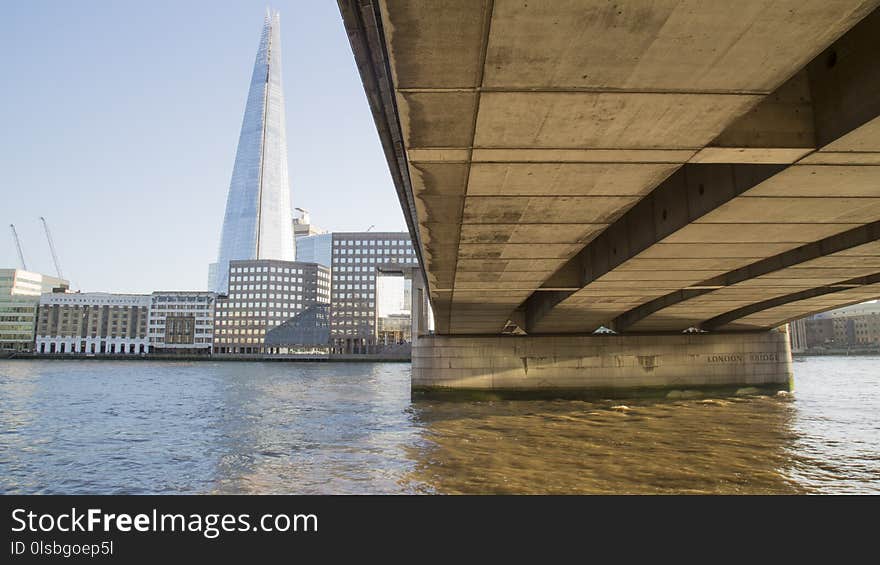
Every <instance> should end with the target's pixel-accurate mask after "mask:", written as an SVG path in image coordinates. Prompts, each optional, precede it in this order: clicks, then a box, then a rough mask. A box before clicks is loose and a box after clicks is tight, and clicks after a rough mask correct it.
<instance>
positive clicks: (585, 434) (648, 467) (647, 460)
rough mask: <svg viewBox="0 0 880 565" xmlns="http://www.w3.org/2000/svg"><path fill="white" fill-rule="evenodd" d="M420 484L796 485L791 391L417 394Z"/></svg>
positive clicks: (491, 487)
mask: <svg viewBox="0 0 880 565" xmlns="http://www.w3.org/2000/svg"><path fill="white" fill-rule="evenodd" d="M415 413H416V414H417V416H416V418H417V420H418V421H419V422H420V423H422V425H423V434H424V437H425V439H427V440H428V441H429V446H425V447H421V448H413V449H411V454H412V455H411V456H412V458H413V460H414V461H417V464H416V469H415V470H414V471H413V473H412V474H411V475H410V476H411V480H412V481H413V482H414V483H416V484H423V485H430V486H431V488H433V489H436V490H437V491H438V492H453V493H473V492H486V493H554V494H562V493H620V492H626V493H666V492H671V493H704V492H714V493H743V492H749V493H770V492H773V493H777V492H779V493H797V492H801V491H803V490H804V489H803V487H802V486H799V485H798V484H797V483H796V482H794V481H793V480H792V479H791V478H790V477H789V476H788V475H787V473H786V469H787V467H788V466H789V463H790V454H789V451H788V449H787V448H788V446H789V445H790V444H791V443H792V441H793V439H794V435H793V431H792V427H791V421H792V417H793V407H792V401H791V400H790V399H789V398H767V397H756V398H733V399H706V400H690V401H675V402H671V401H670V402H651V403H647V402H633V401H627V403H626V404H625V405H623V404H620V403H619V402H614V401H602V402H594V403H591V402H572V401H564V402H563V401H559V402H495V403H491V404H490V405H481V404H475V403H474V404H460V405H458V404H456V405H453V404H440V403H431V404H426V405H423V406H421V405H420V406H417V408H416V410H415Z"/></svg>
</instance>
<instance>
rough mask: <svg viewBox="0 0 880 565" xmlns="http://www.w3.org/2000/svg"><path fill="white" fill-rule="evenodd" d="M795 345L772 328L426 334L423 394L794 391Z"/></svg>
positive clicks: (420, 357)
mask: <svg viewBox="0 0 880 565" xmlns="http://www.w3.org/2000/svg"><path fill="white" fill-rule="evenodd" d="M791 382H792V365H791V348H790V344H789V340H788V334H787V331H785V329H784V328H781V329H779V330H772V331H760V332H741V333H730V334H723V333H712V334H700V333H693V334H667V335H602V334H594V335H583V336H578V335H555V336H553V335H539V336H492V337H487V336H458V335H456V336H448V335H434V336H423V337H421V338H420V339H419V340H418V341H417V342H416V344H415V346H414V347H413V353H412V389H413V393H414V395H416V396H418V395H424V394H430V395H438V394H439V395H442V394H444V393H452V392H455V393H456V394H461V393H476V394H488V395H490V396H493V397H524V396H527V397H541V396H546V397H600V396H604V397H626V396H649V397H650V396H663V397H667V398H687V397H694V396H698V395H700V394H703V393H727V394H730V393H738V392H739V393H745V392H757V391H758V390H761V391H777V390H789V389H790V387H791Z"/></svg>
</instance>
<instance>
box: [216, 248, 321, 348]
mask: <svg viewBox="0 0 880 565" xmlns="http://www.w3.org/2000/svg"><path fill="white" fill-rule="evenodd" d="M228 287H229V292H228V295H226V296H220V297H218V299H217V305H216V310H215V320H214V352H215V353H221V354H263V353H272V352H274V351H271V349H273V348H274V346H272V347H269V348H267V346H266V345H265V344H264V343H263V340H264V338H265V336H266V333H267V332H268V331H270V330H271V329H273V328H275V327H277V326H279V325H281V324H283V323H284V322H286V321H288V320H290V319H291V318H293V317H295V316H296V315H297V314H300V313H302V312H303V311H304V310H306V309H307V308H309V307H310V306H313V305H315V304H319V303H320V304H327V303H329V302H330V270H329V269H328V268H327V267H325V266H322V265H317V264H315V263H303V262H299V261H276V260H270V259H257V260H243V261H230V263H229V271H228Z"/></svg>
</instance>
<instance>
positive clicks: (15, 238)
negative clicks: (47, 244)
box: [9, 224, 27, 271]
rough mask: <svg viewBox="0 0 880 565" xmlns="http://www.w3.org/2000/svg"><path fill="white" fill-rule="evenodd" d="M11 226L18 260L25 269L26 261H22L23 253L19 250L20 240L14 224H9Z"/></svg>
mask: <svg viewBox="0 0 880 565" xmlns="http://www.w3.org/2000/svg"><path fill="white" fill-rule="evenodd" d="M9 227H10V228H12V239H14V240H15V248H16V249H18V260H19V261H21V268H22V269H24V270H25V271H27V263H25V262H24V253H22V252H21V240H20V239H18V232H17V231H15V224H9Z"/></svg>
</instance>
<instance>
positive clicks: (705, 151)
mask: <svg viewBox="0 0 880 565" xmlns="http://www.w3.org/2000/svg"><path fill="white" fill-rule="evenodd" d="M878 5H880V0H743V1H741V2H697V1H694V0H660V1H655V2H643V1H640V0H618V1H615V2H607V1H605V0H560V1H558V2H557V1H554V2H520V1H513V0H494V1H488V0H444V1H433V0H359V1H358V2H354V0H340V6H341V7H342V13H343V18H344V20H345V24H346V29H347V30H348V32H349V36H350V37H354V38H353V39H352V45H353V47H354V49H355V55H356V58H357V60H358V65H359V68H360V70H361V73H362V76H364V77H365V86H367V94H368V98H369V99H370V101H371V107H373V108H374V114H375V113H376V104H377V103H376V100H379V99H382V100H383V101H384V107H385V108H386V109H387V108H388V107H389V102H388V101H389V100H392V101H393V104H391V105H392V106H393V110H392V113H393V114H394V118H395V119H394V120H393V121H395V122H396V124H397V126H396V127H397V128H398V129H399V130H400V134H399V136H398V137H399V145H394V147H393V151H391V150H389V147H391V144H389V143H387V142H384V141H383V143H385V147H386V155H387V156H388V158H389V163H391V164H392V170H393V171H392V172H394V169H395V168H396V169H399V170H404V171H406V172H407V173H408V174H407V175H403V176H404V177H406V178H402V180H401V179H399V178H398V177H396V176H395V177H394V178H395V182H396V184H397V185H398V189H399V191H400V190H403V191H404V192H406V191H409V198H410V200H411V201H412V203H413V204H412V209H413V210H414V214H413V216H414V217H410V216H408V223H409V224H410V225H411V226H415V229H414V230H413V231H414V232H416V233H415V235H416V236H417V237H416V239H417V240H418V242H419V245H420V251H421V253H420V257H421V258H422V259H423V260H424V267H425V271H426V276H427V283H428V288H429V292H430V297H431V302H432V305H433V307H434V314H435V324H436V328H437V331H438V332H439V333H442V334H498V333H500V332H501V331H502V328H504V327H505V325H506V323H507V321H508V320H514V319H516V320H522V323H523V324H524V325H525V326H526V327H525V328H524V329H526V330H527V331H529V333H557V332H568V333H588V332H591V331H593V330H595V329H596V328H597V327H598V326H600V325H608V324H610V323H612V321H614V320H615V319H617V318H619V317H620V316H622V315H625V314H626V313H628V312H630V311H632V310H634V309H637V308H639V307H640V306H643V305H645V304H648V303H651V302H652V301H656V300H658V299H660V298H662V297H664V296H667V295H670V294H673V293H676V292H681V293H690V291H691V290H693V289H695V288H699V287H700V285H701V283H703V282H704V281H706V280H708V279H712V278H716V277H721V276H724V275H725V274H727V273H731V272H734V271H736V270H738V269H742V268H744V267H746V266H748V265H751V264H754V263H756V262H758V261H760V260H762V259H765V258H768V257H772V256H774V255H776V254H780V253H785V252H789V251H791V250H794V249H797V248H798V247H799V246H802V245H805V244H810V243H814V242H816V241H819V240H821V239H822V238H827V237H830V236H834V235H835V234H840V233H843V232H846V231H848V230H851V229H853V228H855V227H857V226H859V225H863V224H866V223H870V222H874V221H878V220H880V182H878V180H880V177H878V171H880V118H878V114H880V70H878V69H880V66H878V65H876V40H875V38H876V37H877V36H878V35H880V13H878V12H877V7H878ZM376 22H379V23H378V24H377V23H376ZM379 24H380V25H379ZM358 36H362V37H361V38H359V37H358ZM386 75H390V76H386ZM383 81H384V82H383ZM377 84H378V85H379V86H378V87H377V86H376V85H377ZM377 124H379V122H378V121H377ZM379 129H380V137H381V136H382V127H381V125H380V127H379ZM383 139H384V138H383ZM732 168H736V169H737V171H736V174H734V175H731V174H729V173H730V171H731V170H732ZM740 173H744V174H740ZM751 173H755V174H751ZM700 175H702V176H703V177H704V180H699V179H698V178H697V177H699V176H700ZM750 175H751V177H750ZM688 176H691V177H693V178H692V180H693V182H689V183H686V184H687V186H686V187H685V188H683V189H681V190H670V188H669V187H670V185H671V184H674V183H680V182H682V179H683V178H684V177H688ZM407 183H409V184H408V185H407ZM731 188H733V189H734V190H731ZM646 202H649V203H650V205H647V204H645V203H646ZM404 213H405V214H408V213H409V211H408V208H407V207H404ZM599 247H603V249H602V250H600V251H601V252H599V253H596V252H594V251H595V250H596V249H598V248H599ZM603 254H604V255H609V254H611V255H616V256H617V260H615V261H614V264H613V265H612V267H611V268H609V269H607V270H604V272H602V274H601V275H599V276H596V275H595V273H596V272H598V270H600V269H597V268H596V265H594V264H592V263H591V262H593V261H594V259H595V258H596V257H600V258H601V257H602V256H603ZM587 258H592V259H590V260H589V261H588V260H586V259H587ZM834 259H836V260H837V263H836V264H834V265H826V266H821V264H820V263H814V264H810V265H805V266H804V267H803V269H802V272H799V273H798V272H795V273H790V274H788V273H787V274H785V275H784V276H776V277H773V276H772V275H768V278H775V280H774V281H773V282H772V285H770V286H773V287H774V288H775V290H774V291H773V292H774V293H775V294H774V296H781V295H785V294H786V293H795V292H800V291H802V290H803V289H804V287H805V286H809V285H810V284H811V283H810V281H815V284H826V282H827V281H830V280H831V279H833V278H834V275H835V274H841V275H844V269H850V270H849V271H847V273H856V272H858V273H865V271H864V270H859V267H860V266H859V265H851V264H845V263H846V261H847V260H845V259H840V258H839V257H835V258H834ZM601 261H605V259H601ZM805 269H812V270H811V271H809V272H807V271H806V270H805ZM819 269H840V271H839V272H838V273H833V272H831V271H827V270H825V271H822V270H819ZM763 274H766V273H763ZM763 274H762V275H763ZM789 275H806V276H792V277H790V276H789ZM845 277H846V275H844V278H845ZM785 280H790V281H791V284H790V285H789V286H786V284H785V283H783V282H780V281H785ZM765 286H767V285H764V284H762V283H760V282H759V283H758V284H756V285H755V287H754V288H753V289H749V288H748V286H747V285H745V284H743V285H742V287H741V288H737V289H734V290H732V291H731V292H725V293H720V294H718V295H717V299H718V300H717V304H718V305H719V307H723V306H722V305H724V304H725V301H728V300H729V301H730V305H731V307H739V306H740V305H741V304H743V303H745V302H748V301H751V303H756V302H759V301H761V300H763V299H765V296H764V295H763V294H762V293H763V292H764V291H763V290H762V289H761V288H762V287H765ZM720 289H721V287H720V286H719V288H717V289H712V290H720ZM565 293H568V294H567V295H566V294H565ZM734 295H736V296H735V297H734ZM688 296H689V297H690V296H691V295H690V294H688ZM701 300H704V301H711V300H712V297H711V296H710V295H707V296H706V297H705V298H703V299H701ZM826 300H832V299H831V298H826ZM675 304H678V303H670V304H669V306H670V307H673V306H675ZM694 304H695V305H696V304H697V303H694ZM719 307H712V306H706V307H705V308H703V307H702V306H701V308H702V309H700V310H699V312H700V315H705V316H712V315H714V314H716V313H717V312H718V310H719ZM678 308H679V310H683V309H685V308H686V306H685V305H684V304H682V305H680V306H678ZM697 311H698V310H697V309H694V310H693V312H694V313H696V312H697ZM681 314H682V312H676V311H674V310H673V311H670V312H669V314H668V315H664V314H663V313H662V312H658V313H657V316H655V317H652V319H651V320H645V321H644V322H643V327H644V328H645V331H681V330H683V329H685V328H686V327H688V326H689V325H698V324H699V322H700V321H701V320H699V319H697V318H699V316H696V315H695V316H690V315H688V312H687V311H683V314H684V315H681ZM664 316H665V317H664ZM705 319H706V318H704V319H703V320H705ZM518 323H519V322H518ZM685 324H687V325H685Z"/></svg>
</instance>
